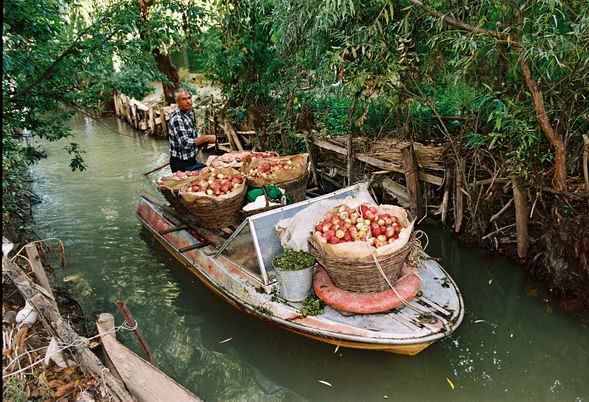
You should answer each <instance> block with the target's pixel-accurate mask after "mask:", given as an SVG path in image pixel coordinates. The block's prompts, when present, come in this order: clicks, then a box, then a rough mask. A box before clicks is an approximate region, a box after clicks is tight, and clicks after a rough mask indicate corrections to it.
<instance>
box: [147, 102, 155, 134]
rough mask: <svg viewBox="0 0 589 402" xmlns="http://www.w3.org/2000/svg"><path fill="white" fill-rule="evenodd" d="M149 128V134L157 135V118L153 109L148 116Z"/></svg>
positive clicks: (150, 109) (151, 108)
mask: <svg viewBox="0 0 589 402" xmlns="http://www.w3.org/2000/svg"><path fill="white" fill-rule="evenodd" d="M147 127H149V132H150V134H151V135H154V134H155V116H154V113H153V107H150V108H149V112H148V114H147Z"/></svg>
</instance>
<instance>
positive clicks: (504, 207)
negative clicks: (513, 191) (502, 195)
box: [489, 198, 513, 223]
mask: <svg viewBox="0 0 589 402" xmlns="http://www.w3.org/2000/svg"><path fill="white" fill-rule="evenodd" d="M511 204H513V198H511V199H510V200H509V202H508V203H507V204H505V205H504V206H503V208H501V209H500V210H499V212H497V213H496V214H495V215H493V216H491V219H489V223H491V222H493V221H494V220H495V219H497V218H499V217H500V216H501V214H502V213H503V212H505V211H507V208H509V206H510V205H511Z"/></svg>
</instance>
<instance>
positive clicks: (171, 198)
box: [159, 186, 187, 213]
mask: <svg viewBox="0 0 589 402" xmlns="http://www.w3.org/2000/svg"><path fill="white" fill-rule="evenodd" d="M159 189H160V192H161V193H162V195H163V196H164V198H165V199H166V201H168V203H169V204H170V206H171V207H172V208H174V209H175V210H176V211H178V212H180V213H186V212H187V209H186V207H185V206H184V204H183V203H182V197H180V196H179V195H178V190H172V189H170V188H167V187H165V186H160V187H159Z"/></svg>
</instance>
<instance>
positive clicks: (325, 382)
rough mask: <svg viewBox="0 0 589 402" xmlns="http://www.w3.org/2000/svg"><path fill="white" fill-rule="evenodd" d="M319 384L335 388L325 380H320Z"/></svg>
mask: <svg viewBox="0 0 589 402" xmlns="http://www.w3.org/2000/svg"><path fill="white" fill-rule="evenodd" d="M319 383H321V384H323V385H327V386H328V387H333V385H331V384H330V383H328V382H327V381H323V380H319Z"/></svg>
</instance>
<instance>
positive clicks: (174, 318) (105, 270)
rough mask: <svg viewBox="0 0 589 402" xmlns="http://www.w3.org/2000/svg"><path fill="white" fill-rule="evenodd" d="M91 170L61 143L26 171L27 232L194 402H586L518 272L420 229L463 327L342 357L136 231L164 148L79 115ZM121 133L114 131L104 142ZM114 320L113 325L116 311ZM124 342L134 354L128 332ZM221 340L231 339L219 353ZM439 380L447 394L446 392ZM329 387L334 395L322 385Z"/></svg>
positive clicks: (561, 338) (574, 342)
mask: <svg viewBox="0 0 589 402" xmlns="http://www.w3.org/2000/svg"><path fill="white" fill-rule="evenodd" d="M71 127H72V128H73V130H74V132H75V140H76V141H77V142H79V143H80V144H81V145H82V146H83V148H84V149H85V150H86V154H85V159H86V162H87V165H88V170H87V171H85V172H83V173H75V174H72V173H71V171H70V169H69V161H68V158H67V156H66V155H65V154H64V153H63V152H62V151H61V148H62V147H63V145H64V144H62V143H52V144H48V145H47V149H48V155H49V157H48V158H47V159H45V160H43V161H41V162H40V163H39V164H38V165H37V166H36V167H35V168H34V175H35V177H36V179H35V182H34V191H35V192H36V194H37V195H39V196H40V197H41V200H42V202H41V203H40V204H38V205H36V206H35V210H34V213H35V225H34V229H35V230H36V231H37V232H38V233H39V234H40V235H41V236H43V237H59V238H61V239H62V240H63V241H64V242H65V246H66V252H67V260H68V267H67V271H65V272H60V277H66V278H67V279H68V280H70V281H69V282H68V284H70V285H71V286H72V288H73V290H74V292H75V294H76V295H77V296H78V299H79V300H80V302H81V303H82V305H83V307H84V309H85V311H86V312H87V313H92V312H111V313H116V310H117V309H116V306H115V305H114V304H113V302H114V301H116V300H125V301H126V302H127V304H128V305H129V307H130V309H131V311H132V312H133V315H134V316H135V318H136V319H137V321H138V323H139V325H140V327H141V329H142V330H143V333H144V335H145V337H146V339H147V342H148V343H149V345H150V347H151V349H152V351H153V353H154V355H155V359H156V361H157V363H158V365H159V367H160V368H162V369H163V370H164V371H165V372H166V373H168V374H169V375H170V376H171V377H173V378H174V379H176V380H177V381H178V382H180V383H181V384H183V385H184V386H186V387H187V388H188V389H190V390H191V391H193V392H194V393H196V394H197V395H198V396H200V397H201V398H203V399H205V400H209V401H214V400H231V401H235V400H248V401H249V400H257V401H272V400H312V401H333V400H338V401H341V400H350V401H378V400H384V399H385V398H386V399H389V400H416V401H424V400H434V401H443V400H453V401H454V400H463V401H473V400H513V401H544V400H559V401H560V400H564V401H587V400H588V399H589V384H588V380H589V331H588V330H587V329H584V328H582V327H581V326H580V325H578V324H577V322H576V321H575V319H574V317H573V316H571V315H568V314H564V313H562V312H560V310H559V309H558V307H556V306H554V305H553V304H551V303H550V302H547V301H544V300H543V298H542V296H541V292H540V296H537V297H531V296H528V293H529V292H527V291H526V289H528V288H530V287H534V286H535V285H534V284H533V283H530V282H529V281H528V280H527V279H526V278H525V276H524V275H522V273H521V270H520V268H519V267H518V266H515V265H512V264H510V263H508V262H506V261H505V260H503V259H502V258H498V257H494V256H490V255H488V254H486V253H485V252H483V251H480V250H477V249H469V248H465V247H463V246H460V245H459V244H458V243H457V242H456V241H454V240H453V239H452V238H450V237H449V236H447V235H446V234H442V233H441V232H440V231H438V230H437V229H436V228H426V230H427V232H428V234H429V237H430V245H429V247H428V251H429V252H430V254H432V255H433V256H435V257H441V263H442V265H443V266H444V267H445V268H446V269H447V271H448V272H449V273H450V274H451V275H452V277H453V278H454V280H455V281H456V283H457V284H458V286H459V287H460V289H461V290H462V293H463V296H464V302H465V305H466V313H465V318H464V322H463V323H462V325H461V326H460V327H459V328H458V330H457V332H456V333H455V334H454V335H453V336H452V337H451V338H449V339H446V340H443V341H440V342H438V343H436V344H434V345H432V346H430V347H429V348H428V349H426V350H425V351H424V352H422V353H421V354H420V355H418V356H414V357H407V356H399V355H393V354H386V353H380V352H368V351H358V350H347V349H340V350H339V351H337V353H336V352H334V347H332V346H329V345H325V344H322V343H318V342H315V341H312V340H308V339H304V338H302V337H299V336H296V335H292V334H290V333H287V332H285V331H283V330H281V329H278V328H274V327H272V326H270V325H268V324H266V323H263V322H260V321H257V320H255V319H252V318H249V317H248V316H246V315H244V314H242V313H241V312H239V311H237V310H236V309H234V308H233V307H231V306H229V305H228V304H226V303H225V302H223V301H222V300H221V299H220V298H219V297H217V296H215V295H213V294H212V293H211V292H210V291H209V290H208V289H207V288H205V287H204V286H202V285H201V284H200V283H199V282H198V281H197V280H196V278H195V277H194V276H193V275H192V274H190V273H189V272H187V271H186V270H185V269H184V268H182V266H181V265H180V264H178V263H177V262H176V261H175V260H174V259H172V258H171V257H170V256H168V255H167V254H166V252H165V250H163V249H162V248H161V247H159V246H157V244H155V243H154V241H153V240H152V239H150V237H149V235H148V234H147V233H146V232H145V231H144V230H142V229H141V226H140V225H139V223H138V221H137V218H136V216H135V209H136V205H137V191H138V190H140V189H146V188H150V185H149V181H148V180H147V179H145V177H144V176H143V172H145V171H147V170H149V169H150V168H152V167H156V166H158V165H161V164H162V163H164V162H165V161H166V160H167V144H166V142H165V141H158V140H154V139H152V138H148V137H144V136H143V135H136V134H135V133H134V132H133V131H131V130H130V129H128V128H126V126H125V125H124V124H123V123H120V122H118V121H116V120H115V119H113V118H105V119H103V120H102V121H101V122H100V123H96V122H94V121H91V120H88V119H85V118H77V119H75V120H73V121H72V123H71ZM115 131H118V132H120V133H115ZM117 320H118V323H120V322H121V319H120V316H118V315H117ZM120 337H121V338H122V339H123V341H124V342H125V343H126V344H127V345H128V346H129V347H131V348H133V349H134V350H136V351H138V352H139V353H141V352H140V349H139V348H138V346H137V345H136V343H135V341H134V340H133V338H132V337H130V336H129V335H128V334H121V336H120ZM229 338H231V340H230V341H228V342H225V343H221V342H222V341H224V340H226V339H229ZM448 379H449V380H450V381H451V382H452V383H453V384H454V386H455V389H454V390H452V388H451V386H450V384H449V382H448ZM319 380H323V381H327V382H329V383H330V384H331V385H332V386H331V387H329V386H327V385H324V384H321V383H319Z"/></svg>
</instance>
